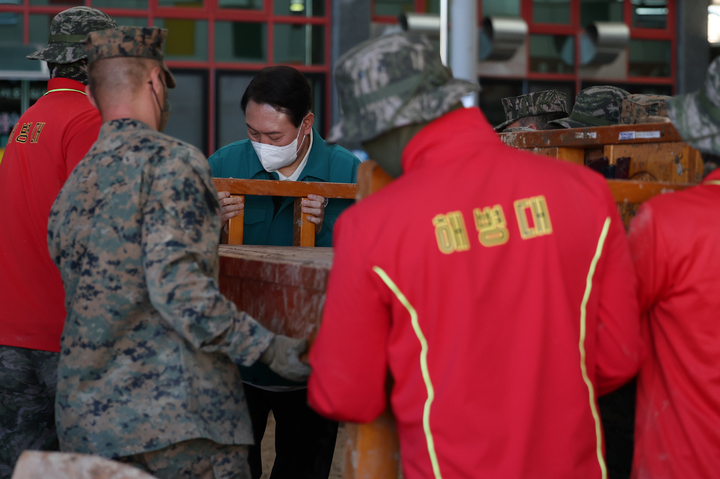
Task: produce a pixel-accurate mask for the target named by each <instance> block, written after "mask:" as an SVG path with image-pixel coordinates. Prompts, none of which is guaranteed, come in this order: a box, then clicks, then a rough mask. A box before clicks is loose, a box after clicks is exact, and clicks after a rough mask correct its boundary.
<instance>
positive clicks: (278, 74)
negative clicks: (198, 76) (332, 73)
mask: <svg viewBox="0 0 720 479" xmlns="http://www.w3.org/2000/svg"><path fill="white" fill-rule="evenodd" d="M240 106H241V108H242V110H243V113H245V118H246V123H247V131H248V136H249V139H247V140H242V141H238V142H235V143H232V144H230V145H227V146H225V147H223V148H221V149H219V150H218V151H217V152H216V153H215V154H214V155H212V156H211V157H210V159H209V161H210V167H211V169H212V173H213V175H214V176H215V177H216V178H240V179H254V180H284V181H320V182H333V183H355V181H356V174H357V167H358V165H359V164H360V161H359V160H358V159H357V158H355V156H353V155H352V154H351V153H350V152H349V151H347V150H346V149H344V148H342V147H339V146H336V145H328V144H326V143H325V141H324V140H323V139H322V138H321V137H320V135H319V134H318V133H317V131H315V130H314V129H313V121H314V115H313V113H312V112H311V111H310V109H311V107H312V95H311V89H310V85H309V84H308V82H307V80H306V79H305V77H304V76H303V75H302V73H300V72H298V71H297V70H296V69H294V68H291V67H287V66H275V67H268V68H264V69H263V70H261V71H260V73H258V75H257V76H256V77H255V78H254V79H253V80H252V81H251V82H250V85H248V88H247V90H246V91H245V94H244V95H243V98H242V101H241V103H240ZM219 196H220V205H221V207H222V213H221V220H222V222H223V225H224V224H225V223H226V222H227V220H228V219H230V218H233V217H235V216H237V214H238V213H239V211H240V210H243V209H244V211H245V215H244V230H243V243H244V244H252V245H276V246H292V244H293V238H292V236H293V201H294V198H291V197H270V196H246V197H245V204H243V203H242V202H241V201H240V199H239V198H231V197H230V193H229V192H226V191H221V192H219ZM351 204H352V200H342V199H327V198H323V197H322V196H318V195H310V196H309V197H308V198H307V199H305V200H303V212H304V213H307V214H309V215H310V216H309V217H308V220H309V221H311V222H312V223H314V224H315V232H316V235H315V245H316V246H332V232H333V225H334V223H335V220H336V219H337V217H338V216H339V215H340V213H342V211H343V210H344V209H345V208H347V207H348V206H350V205H351ZM240 371H241V376H242V378H243V381H244V388H245V395H246V397H247V401H248V407H249V410H250V416H251V419H252V423H253V433H254V439H255V446H251V448H250V457H249V463H250V470H251V473H252V477H253V479H258V478H259V477H260V476H261V475H262V461H261V457H260V442H261V441H262V437H263V434H264V432H265V427H266V423H267V418H268V414H269V412H270V411H271V410H272V411H273V414H274V416H275V422H276V429H275V451H276V456H275V464H274V465H273V469H272V474H271V476H270V477H271V479H285V478H292V479H298V478H300V479H303V478H306V479H327V477H328V476H329V474H330V466H331V464H332V456H333V450H334V448H335V438H336V437H337V426H338V424H337V422H334V421H330V420H328V419H325V418H323V417H321V416H319V415H318V414H317V413H315V412H314V411H313V410H312V409H310V408H309V407H308V405H307V384H306V383H296V382H290V381H288V380H285V379H283V378H281V377H280V376H278V375H277V374H275V373H273V372H272V371H270V369H269V368H267V367H264V366H260V367H256V366H253V367H249V368H244V367H241V368H240Z"/></svg>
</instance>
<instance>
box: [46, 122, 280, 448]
mask: <svg viewBox="0 0 720 479" xmlns="http://www.w3.org/2000/svg"><path fill="white" fill-rule="evenodd" d="M218 212H219V204H218V201H217V191H216V189H215V186H214V184H213V182H212V176H211V174H210V168H209V166H208V162H207V160H206V159H205V157H204V156H203V155H202V154H201V153H200V152H199V151H198V150H197V149H195V148H194V147H192V146H190V145H188V144H186V143H183V142H181V141H178V140H176V139H173V138H171V137H169V136H166V135H163V134H162V133H158V132H156V131H155V130H152V129H150V128H149V127H148V126H147V125H145V124H144V123H142V122H139V121H136V120H129V119H122V120H114V121H110V122H108V123H105V124H104V125H103V126H102V129H101V130H100V136H99V138H98V140H97V142H95V144H94V145H93V147H92V148H91V149H90V151H89V152H88V154H87V156H86V157H85V158H84V159H83V160H82V161H81V162H80V163H79V164H78V166H77V167H76V168H75V170H74V171H73V173H72V175H71V176H70V178H69V179H68V181H67V183H65V186H64V187H63V189H62V191H61V192H60V194H59V196H58V197H57V199H56V200H55V204H54V205H53V208H52V211H51V213H50V220H49V224H48V246H49V249H50V256H51V257H52V258H53V261H54V262H55V264H56V265H57V266H58V268H59V269H60V273H61V275H62V279H63V283H64V285H65V298H66V299H65V304H66V307H67V313H68V314H67V318H66V322H65V329H64V331H63V336H62V340H61V358H60V366H59V369H58V389H57V398H56V404H55V410H56V421H57V424H58V436H59V438H60V447H61V449H62V450H63V451H68V452H80V453H86V454H98V455H101V456H105V457H117V456H125V455H131V454H136V453H140V452H145V451H152V450H156V449H160V448H163V447H166V446H168V445H170V444H173V443H177V442H180V441H184V440H187V439H191V438H207V439H210V440H213V441H215V442H218V443H220V444H244V443H251V441H252V430H251V425H250V419H249V416H248V413H247V406H246V404H245V398H244V394H243V389H242V383H241V380H240V375H239V373H238V369H237V367H235V365H234V364H233V363H237V364H242V365H250V364H252V363H253V362H255V360H256V359H257V358H258V357H259V356H260V354H261V353H262V351H263V350H264V349H265V348H266V347H267V345H268V344H269V342H270V340H271V338H272V333H270V332H268V331H267V330H266V329H264V328H263V327H262V326H260V325H259V324H258V323H257V322H255V320H254V319H252V318H251V317H249V316H247V315H246V314H245V313H242V312H238V311H237V310H236V308H235V306H234V305H233V303H232V302H230V301H229V300H227V299H225V298H224V297H223V296H222V295H221V294H220V292H219V290H218V262H219V259H218V251H217V249H218V238H219V232H220V219H219V216H218Z"/></svg>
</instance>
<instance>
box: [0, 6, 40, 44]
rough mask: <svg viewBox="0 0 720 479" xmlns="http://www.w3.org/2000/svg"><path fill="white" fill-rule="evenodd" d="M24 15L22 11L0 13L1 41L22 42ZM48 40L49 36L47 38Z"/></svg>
mask: <svg viewBox="0 0 720 479" xmlns="http://www.w3.org/2000/svg"><path fill="white" fill-rule="evenodd" d="M23 33H24V28H23V17H22V14H21V13H8V12H4V13H0V42H3V43H22V41H23ZM45 40H46V42H47V38H46V39H45Z"/></svg>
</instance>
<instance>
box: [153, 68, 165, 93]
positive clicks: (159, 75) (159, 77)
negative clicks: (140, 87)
mask: <svg viewBox="0 0 720 479" xmlns="http://www.w3.org/2000/svg"><path fill="white" fill-rule="evenodd" d="M164 76H165V73H164V72H163V71H162V70H161V69H160V67H154V68H153V69H152V70H150V81H151V82H152V87H153V90H155V94H156V95H157V97H158V98H160V97H161V96H162V93H163V90H164V89H165V82H164V81H163V80H164V78H163V77H164Z"/></svg>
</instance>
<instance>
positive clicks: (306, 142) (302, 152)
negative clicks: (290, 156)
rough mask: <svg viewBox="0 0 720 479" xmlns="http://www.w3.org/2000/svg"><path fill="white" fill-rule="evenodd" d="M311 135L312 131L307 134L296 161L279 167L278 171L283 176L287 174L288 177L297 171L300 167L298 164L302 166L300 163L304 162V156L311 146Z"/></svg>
mask: <svg viewBox="0 0 720 479" xmlns="http://www.w3.org/2000/svg"><path fill="white" fill-rule="evenodd" d="M310 135H312V132H310V133H309V134H307V135H305V139H304V141H303V144H302V146H301V147H300V150H299V151H298V154H297V158H295V161H293V162H292V163H290V164H289V165H287V166H284V167H282V168H280V169H278V172H280V173H282V174H283V176H285V177H286V178H289V177H290V176H291V175H292V174H293V173H295V170H297V169H298V166H300V163H302V161H303V158H305V155H306V154H307V152H308V148H310Z"/></svg>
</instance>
